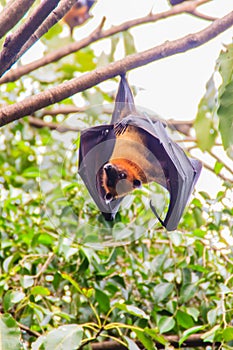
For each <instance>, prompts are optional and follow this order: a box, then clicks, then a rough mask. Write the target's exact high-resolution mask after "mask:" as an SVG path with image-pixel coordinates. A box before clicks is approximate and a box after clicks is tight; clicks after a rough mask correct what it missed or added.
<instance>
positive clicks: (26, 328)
mask: <svg viewBox="0 0 233 350" xmlns="http://www.w3.org/2000/svg"><path fill="white" fill-rule="evenodd" d="M17 325H18V326H19V328H21V329H22V330H24V331H26V332H27V333H28V334H30V335H32V336H34V337H37V338H38V337H40V336H41V334H40V333H39V332H37V331H33V330H32V329H30V328H29V327H27V326H25V325H24V324H22V323H19V322H17Z"/></svg>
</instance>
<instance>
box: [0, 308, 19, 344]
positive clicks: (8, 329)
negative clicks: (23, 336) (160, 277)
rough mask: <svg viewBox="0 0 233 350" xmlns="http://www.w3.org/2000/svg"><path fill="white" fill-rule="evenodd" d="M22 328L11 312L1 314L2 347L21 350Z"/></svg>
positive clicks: (0, 336) (0, 333)
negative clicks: (20, 328)
mask: <svg viewBox="0 0 233 350" xmlns="http://www.w3.org/2000/svg"><path fill="white" fill-rule="evenodd" d="M21 345H22V344H21V343H20V330H19V328H18V326H17V323H16V321H15V320H14V319H13V317H12V316H11V315H10V314H3V315H0V349H4V350H20V349H22V346H21Z"/></svg>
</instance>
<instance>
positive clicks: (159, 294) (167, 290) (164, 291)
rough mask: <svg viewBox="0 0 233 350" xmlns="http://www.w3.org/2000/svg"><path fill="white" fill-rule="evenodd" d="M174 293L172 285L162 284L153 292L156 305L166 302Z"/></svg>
mask: <svg viewBox="0 0 233 350" xmlns="http://www.w3.org/2000/svg"><path fill="white" fill-rule="evenodd" d="M172 291H173V284H172V283H160V284H158V285H157V286H155V288H154V290H153V298H154V302H155V303H159V302H161V301H163V300H165V299H166V298H167V297H168V296H169V295H170V294H171V293H172Z"/></svg>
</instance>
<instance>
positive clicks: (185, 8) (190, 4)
mask: <svg viewBox="0 0 233 350" xmlns="http://www.w3.org/2000/svg"><path fill="white" fill-rule="evenodd" d="M208 1H209V0H191V1H186V2H184V3H182V4H179V5H176V6H174V7H172V8H171V9H169V10H168V11H164V12H161V13H157V14H152V13H150V14H149V15H147V16H145V17H141V18H136V19H133V20H130V21H127V22H125V23H122V24H120V25H118V26H114V27H112V28H110V29H107V30H105V31H102V26H103V22H101V24H100V26H98V28H96V29H95V30H94V31H93V32H92V33H91V34H90V35H89V36H87V37H86V38H84V39H82V40H80V41H77V42H74V43H71V44H69V45H67V46H65V47H63V48H62V49H58V50H55V51H53V52H51V53H49V54H47V55H45V56H44V57H42V58H41V59H38V60H36V61H34V62H32V63H29V64H26V65H24V66H21V67H18V68H16V69H13V70H11V71H10V72H8V73H7V74H5V75H4V76H3V77H2V78H0V84H3V83H7V82H13V81H15V80H17V79H19V78H20V77H21V76H23V75H25V74H28V73H30V72H32V71H33V70H35V69H38V68H40V67H42V66H45V65H47V64H49V63H52V62H56V61H58V60H59V59H61V58H63V57H65V56H68V55H70V54H72V53H74V52H77V51H79V50H81V49H83V48H84V47H87V46H88V45H90V44H92V43H94V42H96V41H99V40H102V39H105V38H108V37H110V36H113V35H115V34H117V33H120V32H123V31H126V30H128V29H130V28H133V27H135V26H138V25H142V24H145V23H153V22H157V21H159V20H161V19H165V18H168V17H171V16H175V15H179V14H181V13H189V14H192V15H195V11H196V9H197V7H198V6H200V5H203V4H204V3H206V2H208ZM209 19H210V18H209ZM209 19H208V20H209Z"/></svg>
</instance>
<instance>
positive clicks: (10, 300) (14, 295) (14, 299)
mask: <svg viewBox="0 0 233 350" xmlns="http://www.w3.org/2000/svg"><path fill="white" fill-rule="evenodd" d="M24 297H25V294H24V293H23V292H20V291H14V290H8V291H7V292H6V294H5V295H4V299H3V308H4V311H8V310H10V309H11V308H12V307H13V306H14V305H15V304H17V303H19V302H20V301H21V300H23V299H24Z"/></svg>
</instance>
